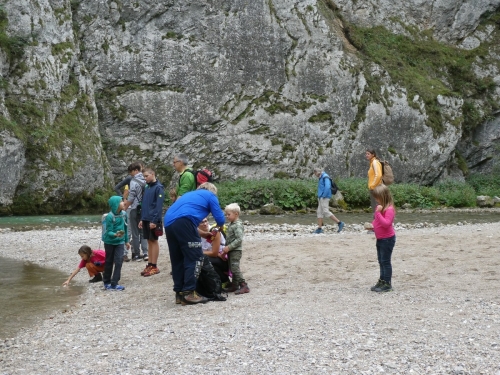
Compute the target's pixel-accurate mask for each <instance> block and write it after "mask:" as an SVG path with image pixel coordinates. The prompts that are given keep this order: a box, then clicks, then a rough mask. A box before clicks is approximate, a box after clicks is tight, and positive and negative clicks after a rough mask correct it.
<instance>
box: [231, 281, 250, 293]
mask: <svg viewBox="0 0 500 375" xmlns="http://www.w3.org/2000/svg"><path fill="white" fill-rule="evenodd" d="M244 293H250V288H249V287H248V284H247V283H240V289H238V290H237V291H236V292H234V294H244Z"/></svg>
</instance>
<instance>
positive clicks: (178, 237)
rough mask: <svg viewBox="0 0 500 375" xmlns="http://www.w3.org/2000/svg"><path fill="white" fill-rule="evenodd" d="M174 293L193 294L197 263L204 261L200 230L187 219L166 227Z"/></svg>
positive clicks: (176, 221) (182, 218) (196, 276)
mask: <svg viewBox="0 0 500 375" xmlns="http://www.w3.org/2000/svg"><path fill="white" fill-rule="evenodd" d="M165 235H166V236H167V243H168V252H169V254H170V263H172V279H173V280H174V291H176V292H191V291H193V290H195V289H196V280H197V278H198V276H199V275H196V271H195V270H196V262H197V261H200V260H202V259H203V251H202V250H201V238H200V235H199V234H198V229H197V228H196V227H195V225H194V224H193V223H192V222H191V220H189V219H188V218H186V217H181V218H179V219H177V220H175V221H174V222H173V223H172V224H170V225H169V226H168V227H165Z"/></svg>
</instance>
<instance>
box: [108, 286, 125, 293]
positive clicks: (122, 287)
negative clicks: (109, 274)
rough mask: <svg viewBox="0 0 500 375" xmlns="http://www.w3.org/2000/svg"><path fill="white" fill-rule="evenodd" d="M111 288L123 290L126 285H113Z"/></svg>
mask: <svg viewBox="0 0 500 375" xmlns="http://www.w3.org/2000/svg"><path fill="white" fill-rule="evenodd" d="M111 290H116V291H119V292H121V291H122V290H125V287H124V286H121V285H111Z"/></svg>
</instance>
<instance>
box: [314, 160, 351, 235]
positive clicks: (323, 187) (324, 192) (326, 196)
mask: <svg viewBox="0 0 500 375" xmlns="http://www.w3.org/2000/svg"><path fill="white" fill-rule="evenodd" d="M314 175H315V176H316V177H317V178H318V179H319V180H318V210H317V214H318V229H316V230H315V231H314V232H313V233H316V234H320V233H323V229H322V227H323V218H324V217H325V216H326V217H329V218H330V219H332V220H333V221H334V222H336V223H337V224H338V225H339V229H338V232H341V231H342V229H344V223H343V222H342V221H340V220H339V219H337V218H336V217H335V215H334V214H332V213H331V212H330V198H331V197H332V189H331V186H332V184H331V182H330V176H328V175H327V174H326V173H325V172H324V171H323V169H322V168H314Z"/></svg>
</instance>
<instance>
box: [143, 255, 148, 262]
mask: <svg viewBox="0 0 500 375" xmlns="http://www.w3.org/2000/svg"><path fill="white" fill-rule="evenodd" d="M142 260H143V261H145V262H147V261H148V260H149V257H148V254H146V255H144V256H143V257H142Z"/></svg>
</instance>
